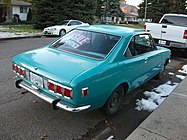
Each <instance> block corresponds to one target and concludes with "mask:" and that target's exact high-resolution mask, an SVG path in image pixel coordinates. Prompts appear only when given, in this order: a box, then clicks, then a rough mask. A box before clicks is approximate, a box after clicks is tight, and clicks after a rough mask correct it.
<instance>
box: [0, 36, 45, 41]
mask: <svg viewBox="0 0 187 140" xmlns="http://www.w3.org/2000/svg"><path fill="white" fill-rule="evenodd" d="M40 37H42V35H30V36H18V37H9V38H0V41H1V40H16V39H24V38H40Z"/></svg>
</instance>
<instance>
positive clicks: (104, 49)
mask: <svg viewBox="0 0 187 140" xmlns="http://www.w3.org/2000/svg"><path fill="white" fill-rule="evenodd" d="M120 38H121V37H119V36H114V35H109V34H103V33H97V32H92V31H85V30H77V29H76V30H73V31H71V32H69V33H67V34H66V35H64V36H63V37H61V38H60V39H59V40H57V41H56V42H55V43H53V44H52V45H51V47H52V48H57V49H59V50H62V51H68V52H71V53H75V54H79V55H83V56H87V57H92V58H96V59H104V58H105V57H106V55H107V54H108V53H109V52H110V51H111V50H112V48H113V47H114V46H115V44H116V43H117V42H118V41H119V40H120Z"/></svg>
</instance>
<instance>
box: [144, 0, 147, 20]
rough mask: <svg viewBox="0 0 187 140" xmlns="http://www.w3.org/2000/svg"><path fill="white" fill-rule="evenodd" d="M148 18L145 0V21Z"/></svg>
mask: <svg viewBox="0 0 187 140" xmlns="http://www.w3.org/2000/svg"><path fill="white" fill-rule="evenodd" d="M146 19H147V0H145V12H144V22H146Z"/></svg>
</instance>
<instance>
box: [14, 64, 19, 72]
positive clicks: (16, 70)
mask: <svg viewBox="0 0 187 140" xmlns="http://www.w3.org/2000/svg"><path fill="white" fill-rule="evenodd" d="M18 70H19V68H18V66H17V65H16V66H15V72H16V73H18Z"/></svg>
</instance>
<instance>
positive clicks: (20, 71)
mask: <svg viewBox="0 0 187 140" xmlns="http://www.w3.org/2000/svg"><path fill="white" fill-rule="evenodd" d="M12 69H13V70H14V72H15V73H17V74H18V75H20V76H22V77H25V69H24V68H22V67H20V66H18V65H17V64H12Z"/></svg>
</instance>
